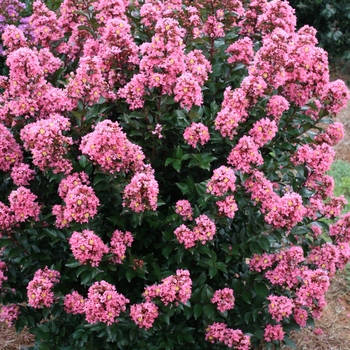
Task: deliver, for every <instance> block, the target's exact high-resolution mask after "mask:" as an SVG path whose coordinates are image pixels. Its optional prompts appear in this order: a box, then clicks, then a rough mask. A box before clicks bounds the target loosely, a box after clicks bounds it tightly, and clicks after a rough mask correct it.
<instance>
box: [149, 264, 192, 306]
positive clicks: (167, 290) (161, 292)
mask: <svg viewBox="0 0 350 350" xmlns="http://www.w3.org/2000/svg"><path fill="white" fill-rule="evenodd" d="M191 293H192V280H191V278H190V273H189V271H188V270H176V275H172V276H169V277H166V278H163V279H162V283H161V284H160V285H152V286H149V287H146V288H145V291H144V293H143V296H144V297H145V298H146V301H147V302H149V301H151V299H154V298H157V297H159V298H160V300H161V301H162V303H163V304H164V305H168V304H169V303H173V302H175V303H176V304H177V303H178V302H181V303H183V304H186V303H187V301H188V300H189V299H190V297H191Z"/></svg>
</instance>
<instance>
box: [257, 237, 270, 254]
mask: <svg viewBox="0 0 350 350" xmlns="http://www.w3.org/2000/svg"><path fill="white" fill-rule="evenodd" d="M259 245H260V247H261V248H262V249H263V250H264V251H265V252H269V251H270V241H269V240H268V239H267V238H266V236H261V237H260V238H259Z"/></svg>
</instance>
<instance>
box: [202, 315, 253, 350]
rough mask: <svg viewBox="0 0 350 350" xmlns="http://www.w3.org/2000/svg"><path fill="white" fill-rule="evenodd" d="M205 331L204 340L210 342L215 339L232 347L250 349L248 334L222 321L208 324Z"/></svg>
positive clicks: (243, 349)
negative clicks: (229, 326)
mask: <svg viewBox="0 0 350 350" xmlns="http://www.w3.org/2000/svg"><path fill="white" fill-rule="evenodd" d="M205 331H206V334H205V340H209V341H210V342H211V343H212V344H214V343H215V341H217V342H220V343H223V344H225V345H226V346H227V347H229V348H232V349H237V350H249V349H251V345H250V337H249V336H248V335H244V334H243V332H242V331H241V330H240V329H231V328H228V327H227V325H226V324H225V323H223V322H215V323H213V324H211V325H209V326H208V327H207V329H206V330H205Z"/></svg>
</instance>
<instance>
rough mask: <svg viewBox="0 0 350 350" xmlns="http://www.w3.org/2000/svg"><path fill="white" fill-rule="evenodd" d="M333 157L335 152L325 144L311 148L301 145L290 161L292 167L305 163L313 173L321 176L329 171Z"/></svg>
mask: <svg viewBox="0 0 350 350" xmlns="http://www.w3.org/2000/svg"><path fill="white" fill-rule="evenodd" d="M334 155H335V151H334V150H333V148H332V147H331V146H330V145H329V144H327V143H322V144H320V145H316V146H313V147H311V146H309V145H303V146H301V147H299V148H298V150H297V151H296V153H295V154H294V155H293V156H292V158H291V161H292V163H293V164H294V165H299V164H303V163H305V164H306V165H307V166H309V167H310V168H311V170H312V171H313V172H314V173H316V174H320V175H321V174H323V173H325V172H326V171H328V170H329V169H330V166H331V164H332V162H333V160H334Z"/></svg>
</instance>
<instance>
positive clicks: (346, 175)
mask: <svg viewBox="0 0 350 350" xmlns="http://www.w3.org/2000/svg"><path fill="white" fill-rule="evenodd" d="M328 174H329V175H330V176H332V177H333V178H334V182H335V188H334V195H335V196H340V195H343V196H344V197H345V198H346V200H347V201H348V204H347V205H346V206H345V207H344V209H343V213H347V212H350V163H348V162H345V161H343V160H336V161H335V162H334V163H333V164H332V166H331V170H330V171H329V172H328Z"/></svg>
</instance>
